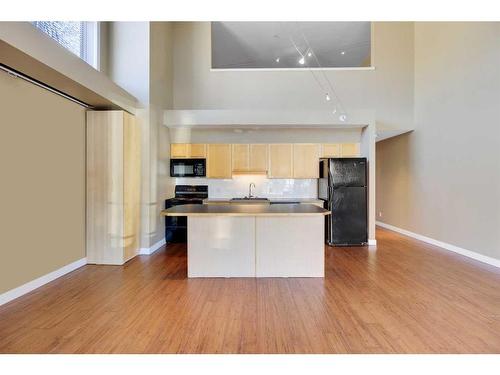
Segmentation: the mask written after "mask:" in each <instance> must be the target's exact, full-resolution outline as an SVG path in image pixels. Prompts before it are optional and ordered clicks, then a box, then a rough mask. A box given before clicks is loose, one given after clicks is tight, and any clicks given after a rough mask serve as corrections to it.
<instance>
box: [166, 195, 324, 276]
mask: <svg viewBox="0 0 500 375" xmlns="http://www.w3.org/2000/svg"><path fill="white" fill-rule="evenodd" d="M329 213H330V212H329V211H327V210H325V209H323V208H321V207H318V206H315V205H313V204H279V205H260V204H237V205H234V204H217V205H199V204H192V205H191V204H188V205H182V206H175V207H172V208H169V209H167V210H163V211H162V215H163V216H187V218H188V277H324V238H325V237H324V231H325V224H324V216H325V215H328V214H329Z"/></svg>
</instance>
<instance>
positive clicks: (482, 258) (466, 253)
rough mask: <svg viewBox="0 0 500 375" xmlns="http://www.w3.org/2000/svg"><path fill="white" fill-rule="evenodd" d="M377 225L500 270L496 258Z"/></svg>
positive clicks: (381, 223)
mask: <svg viewBox="0 0 500 375" xmlns="http://www.w3.org/2000/svg"><path fill="white" fill-rule="evenodd" d="M376 224H377V225H378V226H379V227H382V228H385V229H389V230H392V231H394V232H398V233H401V234H404V235H405V236H408V237H412V238H415V239H416V240H419V241H423V242H426V243H428V244H431V245H434V246H438V247H441V248H443V249H445V250H449V251H453V252H454V253H457V254H460V255H463V256H466V257H468V258H472V259H474V260H477V261H479V262H483V263H486V264H489V265H491V266H494V267H499V268H500V259H495V258H492V257H489V256H486V255H482V254H479V253H476V252H475V251H471V250H467V249H464V248H461V247H458V246H455V245H452V244H449V243H446V242H442V241H438V240H435V239H434V238H430V237H426V236H422V235H421V234H418V233H413V232H410V231H409V230H406V229H402V228H398V227H395V226H394V225H390V224H386V223H383V222H381V221H377V222H376Z"/></svg>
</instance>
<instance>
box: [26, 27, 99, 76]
mask: <svg viewBox="0 0 500 375" xmlns="http://www.w3.org/2000/svg"><path fill="white" fill-rule="evenodd" d="M32 24H33V25H34V26H35V27H37V28H38V29H40V30H41V31H43V32H44V33H45V34H47V35H48V36H50V37H51V38H52V39H54V40H55V41H56V42H57V43H59V44H60V45H61V46H63V47H64V48H66V49H67V50H69V51H71V52H73V53H74V54H75V55H77V56H78V57H80V58H81V59H82V60H84V61H85V62H87V63H88V64H90V65H92V66H93V67H94V68H96V69H99V66H98V65H99V59H98V57H99V56H98V53H97V51H98V24H97V22H64V21H34V22H32Z"/></svg>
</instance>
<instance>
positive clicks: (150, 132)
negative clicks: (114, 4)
mask: <svg viewBox="0 0 500 375" xmlns="http://www.w3.org/2000/svg"><path fill="white" fill-rule="evenodd" d="M107 32H108V46H109V50H108V56H107V71H108V73H109V75H110V77H111V78H112V79H113V80H114V81H115V82H116V83H118V84H119V85H120V86H122V87H123V88H125V89H127V90H129V91H130V92H131V93H132V94H134V95H135V96H136V97H137V98H138V99H139V100H140V101H141V104H142V108H141V109H140V110H138V111H137V118H138V120H139V123H140V124H141V147H142V149H141V158H142V163H141V173H142V179H141V180H142V183H141V247H143V248H149V247H151V246H153V245H154V244H155V243H157V242H158V241H160V240H162V239H163V237H164V229H163V220H162V219H161V217H160V211H161V209H162V208H163V201H164V200H165V199H166V198H168V197H170V196H171V195H172V194H173V193H172V191H173V179H172V178H170V176H169V155H170V150H169V145H170V138H169V134H168V129H166V128H165V127H164V126H163V113H164V111H165V110H168V109H170V108H171V107H172V74H173V72H172V26H171V24H170V23H169V22H110V23H108V24H107Z"/></svg>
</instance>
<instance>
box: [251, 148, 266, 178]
mask: <svg viewBox="0 0 500 375" xmlns="http://www.w3.org/2000/svg"><path fill="white" fill-rule="evenodd" d="M268 154H269V146H268V145H266V144H252V145H250V171H252V172H262V173H267V170H268V168H269V167H268V163H269V158H268Z"/></svg>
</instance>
